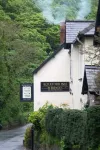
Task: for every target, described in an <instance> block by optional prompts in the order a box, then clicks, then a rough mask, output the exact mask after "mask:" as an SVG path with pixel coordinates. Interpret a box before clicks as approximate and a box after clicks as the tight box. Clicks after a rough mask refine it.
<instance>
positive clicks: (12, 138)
mask: <svg viewBox="0 0 100 150" xmlns="http://www.w3.org/2000/svg"><path fill="white" fill-rule="evenodd" d="M28 126H30V125H26V126H23V127H20V128H17V129H13V130H7V131H0V150H26V149H25V148H24V147H23V139H24V133H25V130H26V128H27V127H28Z"/></svg>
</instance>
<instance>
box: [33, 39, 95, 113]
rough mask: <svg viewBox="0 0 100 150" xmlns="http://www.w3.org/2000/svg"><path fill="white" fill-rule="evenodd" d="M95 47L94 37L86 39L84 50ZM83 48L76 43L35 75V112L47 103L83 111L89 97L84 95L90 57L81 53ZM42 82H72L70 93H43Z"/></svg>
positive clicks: (61, 52)
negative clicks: (86, 70) (83, 90)
mask: <svg viewBox="0 0 100 150" xmlns="http://www.w3.org/2000/svg"><path fill="white" fill-rule="evenodd" d="M89 45H90V46H91V45H93V37H92V38H91V37H86V38H85V39H84V41H83V49H86V48H87V47H89ZM81 48H82V47H81V46H80V45H79V44H77V43H75V44H74V45H72V46H71V54H69V50H66V49H62V50H61V51H60V52H59V53H58V54H57V55H56V56H55V57H54V58H52V59H51V60H50V61H49V62H48V63H47V64H46V65H44V66H43V67H42V68H41V69H40V70H39V71H38V72H37V73H36V74H34V87H35V88H34V110H38V109H39V108H40V107H42V106H43V105H44V104H45V103H46V102H47V101H48V102H49V103H52V104H53V105H55V106H59V107H60V105H61V104H68V106H69V108H72V109H82V108H83V107H84V104H85V103H86V102H87V95H82V94H81V92H82V83H83V77H84V67H85V65H88V64H90V62H87V61H86V58H87V57H88V55H87V54H86V53H81V52H80V49H81ZM41 82H70V89H71V91H70V92H41V87H40V85H41Z"/></svg>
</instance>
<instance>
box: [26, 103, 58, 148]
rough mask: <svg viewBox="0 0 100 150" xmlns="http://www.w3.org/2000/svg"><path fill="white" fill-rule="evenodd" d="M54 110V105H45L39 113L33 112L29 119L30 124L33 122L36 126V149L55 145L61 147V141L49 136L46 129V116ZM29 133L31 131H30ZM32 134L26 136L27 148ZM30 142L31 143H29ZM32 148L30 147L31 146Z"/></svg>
mask: <svg viewBox="0 0 100 150" xmlns="http://www.w3.org/2000/svg"><path fill="white" fill-rule="evenodd" d="M51 108H53V106H52V105H48V103H47V104H46V105H44V106H43V107H42V108H40V109H39V110H38V111H35V112H32V113H31V114H30V116H29V118H28V120H29V122H31V123H32V124H33V126H34V133H35V134H34V138H35V147H36V148H40V147H48V146H51V145H54V144H55V143H56V144H58V145H59V141H58V140H57V139H56V138H54V137H53V136H51V135H49V134H48V133H47V131H46V128H45V116H46V113H47V111H48V110H50V109H51ZM27 132H29V129H28V131H27ZM29 136H31V135H30V134H28V133H27V134H25V138H24V141H25V146H26V147H27V146H28V145H29V144H28V143H30V138H31V137H30V138H29ZM28 140H29V141H28ZM29 146H30V145H29Z"/></svg>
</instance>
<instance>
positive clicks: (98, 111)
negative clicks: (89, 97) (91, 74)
mask: <svg viewBox="0 0 100 150" xmlns="http://www.w3.org/2000/svg"><path fill="white" fill-rule="evenodd" d="M87 117H88V119H87V126H88V146H89V147H90V148H91V149H93V150H95V149H96V150H97V149H98V147H99V146H100V106H92V107H90V108H88V109H87Z"/></svg>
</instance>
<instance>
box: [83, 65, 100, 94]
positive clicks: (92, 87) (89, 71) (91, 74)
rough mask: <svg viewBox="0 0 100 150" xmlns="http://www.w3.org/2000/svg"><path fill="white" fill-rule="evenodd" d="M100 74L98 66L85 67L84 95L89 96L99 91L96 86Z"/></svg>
mask: <svg viewBox="0 0 100 150" xmlns="http://www.w3.org/2000/svg"><path fill="white" fill-rule="evenodd" d="M99 72H100V67H97V66H85V74H84V80H83V89H82V94H87V93H88V91H89V92H93V91H99V90H100V89H99V90H98V89H97V86H96V84H95V79H96V76H97V74H98V73H99Z"/></svg>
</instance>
